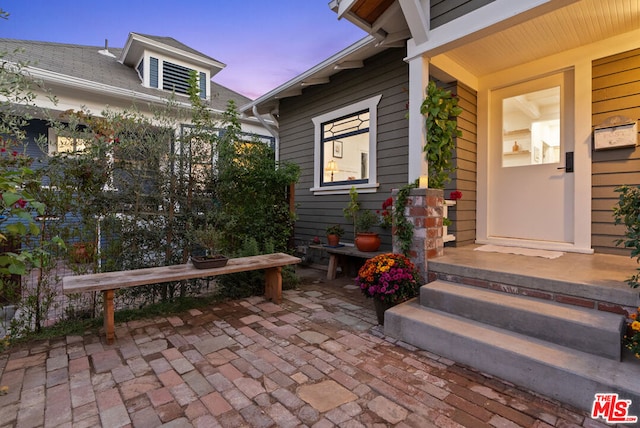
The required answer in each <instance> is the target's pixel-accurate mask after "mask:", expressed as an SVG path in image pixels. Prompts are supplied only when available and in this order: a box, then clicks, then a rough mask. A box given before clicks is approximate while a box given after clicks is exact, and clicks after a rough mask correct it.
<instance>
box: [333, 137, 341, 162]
mask: <svg viewBox="0 0 640 428" xmlns="http://www.w3.org/2000/svg"><path fill="white" fill-rule="evenodd" d="M333 157H334V158H339V159H341V158H342V141H338V140H336V141H334V142H333Z"/></svg>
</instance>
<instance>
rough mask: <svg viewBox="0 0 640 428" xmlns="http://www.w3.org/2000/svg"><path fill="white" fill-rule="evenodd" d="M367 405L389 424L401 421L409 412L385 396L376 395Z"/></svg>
mask: <svg viewBox="0 0 640 428" xmlns="http://www.w3.org/2000/svg"><path fill="white" fill-rule="evenodd" d="M367 407H368V408H369V409H370V410H371V411H373V412H375V413H376V414H377V415H378V416H380V417H381V418H382V419H384V420H385V421H387V422H388V423H390V424H397V423H399V422H401V421H403V420H404V419H405V418H406V417H407V415H408V414H409V412H407V410H406V409H404V408H402V407H400V406H399V405H397V404H395V403H394V402H392V401H390V400H388V399H387V398H385V397H382V396H377V397H376V398H374V399H373V400H371V401H370V402H369V404H368V405H367Z"/></svg>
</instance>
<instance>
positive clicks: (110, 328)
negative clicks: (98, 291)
mask: <svg viewBox="0 0 640 428" xmlns="http://www.w3.org/2000/svg"><path fill="white" fill-rule="evenodd" d="M114 291H115V290H104V291H103V292H102V299H103V300H104V331H105V333H106V335H107V344H108V345H111V344H112V343H113V341H114V339H115V338H116V328H115V323H114V320H113V311H114V309H113V292H114Z"/></svg>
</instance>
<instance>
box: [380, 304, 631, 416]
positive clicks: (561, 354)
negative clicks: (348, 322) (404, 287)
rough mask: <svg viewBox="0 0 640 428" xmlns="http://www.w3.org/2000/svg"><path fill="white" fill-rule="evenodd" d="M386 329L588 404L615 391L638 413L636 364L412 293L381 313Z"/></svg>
mask: <svg viewBox="0 0 640 428" xmlns="http://www.w3.org/2000/svg"><path fill="white" fill-rule="evenodd" d="M384 331H385V334H387V335H389V336H391V337H394V338H397V339H399V340H402V341H404V342H406V343H409V344H411V345H413V346H416V347H418V348H421V349H425V350H428V351H430V352H433V353H435V354H438V355H441V356H443V357H446V358H449V359H451V360H453V361H457V362H459V363H463V364H466V365H469V366H471V367H474V368H476V369H478V370H480V371H481V372H485V373H488V374H491V375H494V376H498V377H500V378H502V379H505V380H507V381H510V382H513V383H514V384H516V385H520V386H522V387H525V388H528V389H530V390H532V391H536V392H538V393H541V394H544V395H547V396H549V397H552V398H555V399H558V400H560V401H562V402H565V403H568V404H570V405H573V406H576V407H578V408H581V409H584V410H591V406H592V404H593V400H594V396H595V394H596V393H603V392H607V393H618V394H619V397H620V399H625V400H632V406H631V407H632V408H631V412H630V414H632V415H639V414H640V382H638V379H640V364H638V363H637V361H623V362H619V361H614V360H611V359H607V358H603V357H599V356H597V355H593V354H589V353H586V352H582V351H578V350H575V349H571V348H567V347H564V346H560V345H557V344H553V343H550V342H546V341H543V340H540V339H536V338H533V337H528V336H525V335H522V334H519V333H514V332H511V331H508V330H505V329H501V328H498V327H495V326H490V325H485V324H480V323H478V322H477V321H474V320H470V319H466V318H463V317H459V316H456V315H453V314H449V313H446V312H441V311H438V310H435V309H431V308H427V307H425V306H422V305H420V303H419V302H418V300H417V299H413V300H410V301H409V302H407V303H403V304H401V305H398V306H395V307H393V308H391V309H389V310H387V311H386V313H385V322H384Z"/></svg>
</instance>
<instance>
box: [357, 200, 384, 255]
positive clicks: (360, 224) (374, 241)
mask: <svg viewBox="0 0 640 428" xmlns="http://www.w3.org/2000/svg"><path fill="white" fill-rule="evenodd" d="M379 224H380V219H379V218H378V216H376V215H375V213H374V212H373V211H369V210H364V211H361V212H359V213H358V215H357V217H356V248H357V249H358V250H360V251H363V252H372V251H378V249H379V248H380V243H381V241H380V236H378V234H377V233H375V232H373V230H372V229H373V228H374V227H376V226H378V225H379Z"/></svg>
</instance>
